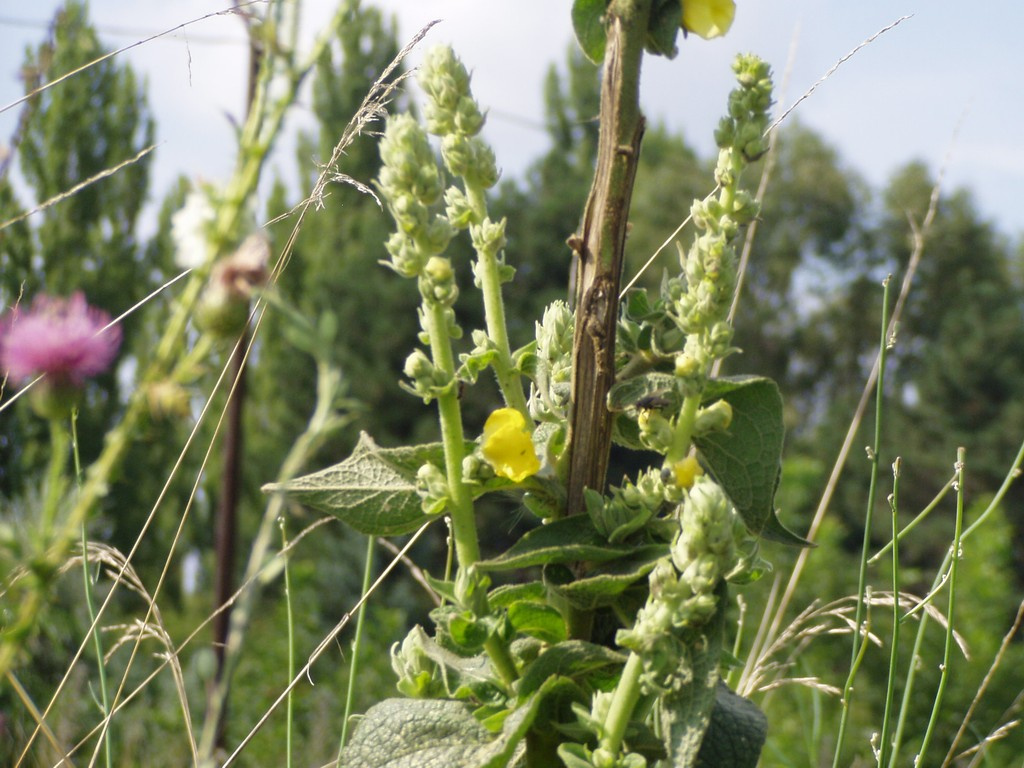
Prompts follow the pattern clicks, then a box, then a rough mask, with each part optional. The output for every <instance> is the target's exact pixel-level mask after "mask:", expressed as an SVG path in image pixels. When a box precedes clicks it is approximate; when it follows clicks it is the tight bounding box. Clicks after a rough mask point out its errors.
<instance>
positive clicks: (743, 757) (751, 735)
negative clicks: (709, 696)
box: [696, 681, 768, 768]
mask: <svg viewBox="0 0 1024 768" xmlns="http://www.w3.org/2000/svg"><path fill="white" fill-rule="evenodd" d="M767 736H768V718H766V717H765V716H764V713H763V712H762V711H761V710H760V709H758V708H757V705H756V704H755V703H754V702H752V701H751V700H750V699H745V698H743V697H742V696H738V695H736V694H735V693H733V692H732V691H731V690H730V689H729V686H727V685H726V684H725V683H723V682H721V681H719V683H718V690H717V691H715V706H714V708H713V709H712V710H711V721H710V722H709V723H708V729H707V732H706V733H705V734H704V741H703V742H702V743H701V745H700V753H699V754H698V755H697V765H696V768H756V766H757V761H758V760H759V759H760V757H761V749H762V748H763V747H764V742H765V738H767Z"/></svg>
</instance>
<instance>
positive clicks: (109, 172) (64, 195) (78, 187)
mask: <svg viewBox="0 0 1024 768" xmlns="http://www.w3.org/2000/svg"><path fill="white" fill-rule="evenodd" d="M154 149H156V144H150V145H149V146H148V147H145V148H144V149H141V150H139V152H138V153H137V154H136V155H135V156H134V157H129V158H128V159H127V160H124V161H122V162H120V163H118V164H117V165H115V166H113V167H111V168H105V169H104V170H102V171H100V172H99V173H96V174H93V175H92V176H90V177H89V178H87V179H85V180H84V181H80V182H78V183H77V184H75V186H73V187H71V189H68V190H65V191H63V192H61V193H60V194H59V195H54V196H53V197H51V198H50V199H49V200H46V201H44V202H42V203H40V204H39V205H37V206H36V207H35V208H33V209H32V210H31V211H25V212H24V213H22V214H19V215H18V216H15V217H14V218H13V219H8V220H7V221H5V222H2V223H0V230H3V229H6V228H7V227H9V226H11V225H12V224H17V223H18V222H19V221H24V220H25V219H27V218H28V217H29V216H33V215H35V214H37V213H40V212H41V211H45V210H46V209H47V208H49V207H51V206H53V205H56V204H57V203H59V202H61V201H62V200H67V199H68V198H69V197H71V196H72V195H74V194H76V193H77V192H81V191H82V190H83V189H85V188H86V187H88V186H90V185H92V184H95V183H96V182H97V181H102V180H103V179H106V178H108V177H110V176H113V175H114V174H115V173H117V172H118V171H120V170H121V169H122V168H127V167H128V166H129V165H134V164H135V163H137V162H139V160H141V159H142V158H144V157H145V156H146V155H148V154H149V153H150V152H152V151H153V150H154Z"/></svg>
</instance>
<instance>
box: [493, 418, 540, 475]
mask: <svg viewBox="0 0 1024 768" xmlns="http://www.w3.org/2000/svg"><path fill="white" fill-rule="evenodd" d="M481 451H482V452H483V454H484V458H485V459H487V463H488V464H490V465H491V466H492V467H493V468H494V471H495V473H497V474H498V475H501V476H502V477H507V478H508V479H509V480H511V481H512V482H515V483H521V482H523V480H525V479H526V478H528V477H529V476H530V475H534V474H536V473H537V471H538V470H539V469H540V459H538V458H537V454H536V453H535V452H534V450H533V440H532V439H531V438H530V430H529V428H528V427H527V425H526V418H525V417H524V416H523V414H521V413H520V412H519V411H517V410H516V409H515V408H499V409H498V410H496V411H495V412H494V413H492V414H491V415H490V416H488V417H487V422H486V423H485V424H484V435H483V438H482V440H481Z"/></svg>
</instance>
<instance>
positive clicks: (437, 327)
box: [423, 300, 480, 569]
mask: <svg viewBox="0 0 1024 768" xmlns="http://www.w3.org/2000/svg"><path fill="white" fill-rule="evenodd" d="M423 311H424V315H425V317H426V320H427V323H426V325H427V335H428V336H429V338H430V351H431V355H432V357H433V361H434V366H435V367H436V368H437V370H438V371H439V372H441V373H442V374H443V375H444V377H445V379H446V380H448V381H451V382H452V383H453V386H452V387H451V388H450V391H448V392H445V393H443V394H441V395H438V398H437V410H438V415H439V417H440V421H441V443H442V445H443V446H444V464H445V474H446V476H447V478H448V493H449V495H450V498H451V505H450V507H449V514H450V516H451V521H452V538H454V539H455V555H456V557H457V558H458V561H459V568H460V569H463V568H469V567H470V566H471V565H473V564H474V563H475V562H476V561H477V560H479V559H480V541H479V539H478V538H477V532H476V518H475V517H474V515H473V496H472V494H471V493H470V490H469V486H467V485H466V483H465V482H464V481H463V479H462V460H463V459H464V458H465V455H466V442H465V437H464V436H463V433H462V411H461V408H460V406H459V395H458V392H457V391H456V388H455V386H454V381H455V359H454V356H453V354H452V345H451V337H450V335H449V333H448V317H447V311H446V307H445V306H444V305H442V304H438V303H437V302H430V301H426V300H424V303H423Z"/></svg>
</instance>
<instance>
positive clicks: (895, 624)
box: [878, 458, 900, 765]
mask: <svg viewBox="0 0 1024 768" xmlns="http://www.w3.org/2000/svg"><path fill="white" fill-rule="evenodd" d="M892 475H893V478H892V499H891V500H890V502H889V503H890V508H891V510H892V598H893V599H892V638H891V640H890V643H889V674H888V676H887V677H886V684H885V710H884V712H883V713H882V736H881V754H880V755H879V757H878V765H885V764H886V760H887V758H888V757H889V755H890V753H891V752H892V715H893V703H894V700H895V696H896V670H897V659H898V656H899V653H898V652H899V644H900V546H899V529H900V521H899V490H900V460H899V458H897V459H896V461H894V462H893V465H892Z"/></svg>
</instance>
